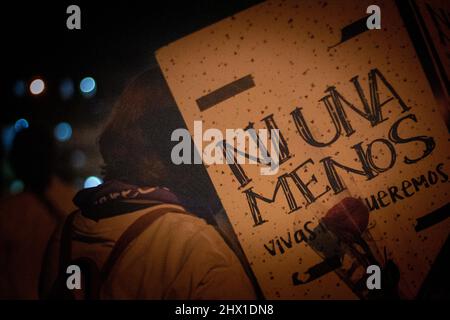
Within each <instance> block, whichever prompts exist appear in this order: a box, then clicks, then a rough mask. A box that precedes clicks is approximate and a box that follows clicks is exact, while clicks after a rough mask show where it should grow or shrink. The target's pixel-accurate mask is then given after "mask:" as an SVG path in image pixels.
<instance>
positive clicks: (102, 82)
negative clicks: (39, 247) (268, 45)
mask: <svg viewBox="0 0 450 320" xmlns="http://www.w3.org/2000/svg"><path fill="white" fill-rule="evenodd" d="M259 2H261V1H254V0H253V1H249V0H244V1H242V0H240V1H237V0H219V1H217V0H215V1H206V0H202V1H162V2H155V1H126V2H123V1H121V2H113V1H108V2H107V1H76V2H73V1H46V2H42V1H40V2H24V1H15V2H7V3H4V4H2V6H1V9H0V10H1V12H2V15H1V19H0V24H1V25H0V30H1V39H2V45H1V47H2V50H1V51H2V53H3V54H2V56H3V58H2V61H3V68H2V77H1V79H2V89H1V91H0V92H1V93H0V94H1V101H2V106H1V108H0V126H1V128H2V135H3V137H2V142H3V144H4V145H5V139H6V140H8V139H9V140H10V139H11V136H9V138H8V137H5V130H6V129H8V128H10V127H11V126H12V125H14V123H15V122H16V121H17V120H18V119H21V118H25V119H26V120H27V121H28V123H29V124H30V126H31V125H33V123H39V124H40V125H44V126H46V127H48V128H49V129H50V130H53V127H54V126H55V125H56V124H58V123H59V122H68V123H69V124H70V125H71V126H72V129H73V135H72V138H71V139H70V140H68V141H66V142H64V143H60V144H59V147H60V151H61V150H62V151H61V152H60V153H61V154H60V156H59V159H58V160H59V163H60V164H64V165H65V168H63V171H66V175H67V176H68V178H69V179H71V181H72V183H74V184H75V186H76V187H80V186H82V181H83V179H85V178H86V177H88V176H90V175H97V176H98V175H99V174H100V168H99V167H100V165H101V161H100V158H99V155H98V152H97V149H96V144H95V143H96V138H97V136H98V133H99V129H101V127H102V125H103V123H104V121H105V120H106V119H107V118H108V115H109V113H110V110H111V108H112V106H113V104H114V101H115V99H116V98H117V96H118V95H119V94H120V92H121V91H122V90H123V88H124V86H125V84H126V83H127V82H128V81H129V80H130V79H131V78H132V77H134V76H136V75H137V74H138V73H140V72H142V71H144V70H145V69H147V68H149V67H151V66H154V65H156V61H155V59H154V54H153V53H154V51H155V50H157V49H158V48H160V47H162V46H164V45H166V44H168V43H170V42H172V41H174V40H177V39H179V38H181V37H183V36H186V35H188V34H190V33H192V32H194V31H196V30H200V29H202V28H203V27H206V26H208V25H210V24H212V23H214V22H217V21H220V20H221V19H223V18H226V17H228V16H230V15H232V14H235V13H237V12H240V11H242V10H244V9H246V8H248V7H250V6H252V5H254V4H257V3H259ZM71 4H77V5H78V6H80V9H81V30H68V29H67V27H66V20H67V17H68V16H69V15H68V14H67V13H66V9H67V7H68V6H69V5H71ZM87 76H90V77H93V78H94V79H95V81H96V85H97V90H96V94H95V96H93V97H90V98H86V97H84V96H83V95H82V94H81V93H80V90H79V83H80V80H81V79H83V78H84V77H87ZM36 77H39V78H42V79H43V80H44V81H45V85H46V88H45V91H44V92H43V93H42V94H40V95H38V96H33V95H31V94H30V92H29V89H28V86H29V84H30V81H32V80H33V79H34V78H36ZM65 79H70V80H72V81H73V84H74V89H75V91H74V94H73V96H72V97H71V98H69V99H62V98H61V96H60V91H59V90H60V89H59V86H60V83H61V81H63V80H65ZM17 81H24V83H25V84H26V92H25V93H24V94H23V95H22V96H17V95H16V94H15V92H14V86H15V85H16V83H17ZM6 143H7V144H8V143H9V142H8V141H6ZM75 150H78V151H81V152H83V154H84V155H85V164H84V165H83V166H82V167H81V166H78V167H77V168H76V169H74V168H70V166H67V164H69V163H70V157H71V153H73V152H74V151H75ZM6 151H7V150H6ZM2 153H3V155H5V146H4V148H2ZM67 171H70V172H69V173H68V172H67ZM13 179H14V177H13V175H12V174H11V172H10V169H9V167H8V165H7V164H6V163H4V165H3V169H2V179H1V180H2V191H3V194H4V193H9V189H10V185H11V183H12V181H13Z"/></svg>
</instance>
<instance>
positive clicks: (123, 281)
mask: <svg viewBox="0 0 450 320" xmlns="http://www.w3.org/2000/svg"><path fill="white" fill-rule="evenodd" d="M171 108H172V109H171ZM173 110H176V108H175V107H174V101H173V100H172V97H171V95H170V92H169V91H168V88H167V85H166V83H165V81H164V79H163V77H162V75H161V74H160V73H159V71H158V70H157V69H153V70H150V71H146V72H144V73H143V74H141V75H140V76H138V77H137V78H136V79H135V80H134V81H133V82H132V83H131V84H130V85H129V86H128V87H127V88H126V89H125V91H124V92H123V94H122V95H121V97H120V99H119V101H118V104H117V106H116V107H115V110H114V114H113V116H112V119H111V121H110V122H109V124H108V125H107V126H106V128H105V129H104V131H103V133H102V134H101V136H100V139H99V146H100V152H101V154H102V156H103V160H104V162H105V165H104V175H105V177H104V178H105V183H103V184H101V185H99V186H97V187H94V188H88V189H84V190H81V191H80V192H79V193H78V194H77V195H76V197H75V199H74V202H75V204H76V205H77V206H78V207H79V210H78V211H77V212H75V213H74V214H72V215H71V216H70V217H69V218H68V220H67V222H66V223H65V225H64V226H63V227H62V228H60V230H58V231H57V232H56V233H55V235H54V237H53V239H52V241H51V242H50V244H49V248H48V254H47V259H46V266H45V268H44V273H43V275H42V282H41V284H42V285H41V296H42V297H47V298H52V297H53V298H59V299H61V298H64V297H67V296H70V297H72V298H91V299H103V298H106V299H254V298H256V295H255V291H254V289H253V287H252V284H251V282H250V280H249V278H248V277H247V275H246V273H245V272H244V269H243V267H242V265H241V263H240V262H239V259H238V258H237V257H236V255H235V254H234V252H233V251H232V250H231V249H230V248H229V247H228V245H227V244H226V243H225V241H224V240H223V239H222V237H221V236H220V235H219V233H218V232H217V231H216V230H215V228H214V227H213V226H211V225H209V224H207V223H206V222H205V221H204V220H203V219H201V218H200V217H199V216H202V215H203V216H204V217H205V216H206V215H207V214H205V210H204V208H203V209H202V208H201V206H199V205H198V203H199V202H202V201H201V199H202V196H203V197H206V196H205V194H207V192H206V191H205V190H202V188H201V187H202V181H201V177H196V176H194V174H193V172H195V168H193V167H192V166H189V167H186V166H184V167H183V166H175V165H174V164H173V163H172V162H171V159H170V150H171V148H170V146H168V145H167V142H168V141H170V134H171V132H172V131H173V130H175V129H176V128H179V127H182V126H183V122H182V120H181V117H179V116H178V115H177V114H176V113H175V112H174V111H173ZM194 179H195V180H194ZM187 199H191V200H187ZM192 199H195V200H196V201H194V202H192ZM58 261H59V262H58ZM86 261H88V263H86ZM69 266H72V268H73V266H75V269H70V270H76V267H79V269H80V272H81V282H80V283H79V285H78V288H77V286H76V285H74V286H72V287H73V289H72V290H70V289H67V287H66V286H69V284H70V281H71V276H73V274H71V273H67V270H69V269H68V267H69Z"/></svg>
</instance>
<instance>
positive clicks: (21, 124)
mask: <svg viewBox="0 0 450 320" xmlns="http://www.w3.org/2000/svg"><path fill="white" fill-rule="evenodd" d="M28 127H29V124H28V121H27V119H24V118H21V119H19V120H17V121H16V123H15V124H14V129H15V130H16V132H19V131H21V130H23V129H26V128H28Z"/></svg>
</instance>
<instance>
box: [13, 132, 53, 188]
mask: <svg viewBox="0 0 450 320" xmlns="http://www.w3.org/2000/svg"><path fill="white" fill-rule="evenodd" d="M9 158H10V162H11V166H12V169H13V171H14V173H15V175H16V176H17V178H19V179H20V180H22V181H23V182H24V184H25V187H26V188H28V189H31V190H32V191H33V192H37V193H42V192H43V191H44V190H45V188H46V187H47V186H48V184H49V183H50V177H51V175H52V173H53V167H54V164H55V142H54V139H53V136H52V135H51V133H50V132H49V131H47V130H46V129H44V128H40V127H36V126H32V127H30V128H28V129H24V130H22V131H20V132H18V133H17V135H16V136H15V138H14V141H13V145H12V148H11V153H10V155H9Z"/></svg>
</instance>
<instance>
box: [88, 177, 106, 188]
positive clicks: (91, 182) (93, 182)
mask: <svg viewBox="0 0 450 320" xmlns="http://www.w3.org/2000/svg"><path fill="white" fill-rule="evenodd" d="M102 183H103V181H102V179H100V178H99V177H96V176H90V177H88V178H86V180H84V188H93V187H96V186H98V185H99V184H102Z"/></svg>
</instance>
